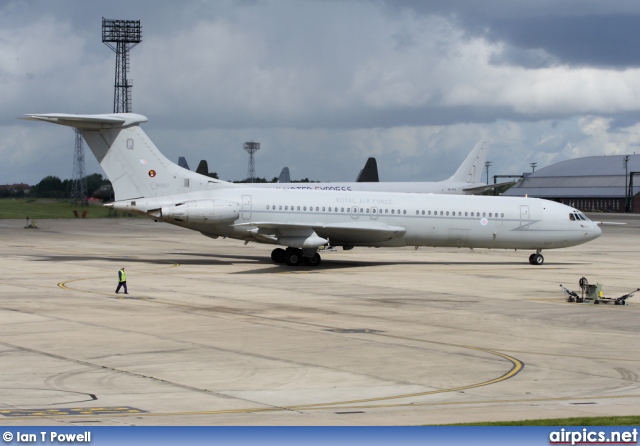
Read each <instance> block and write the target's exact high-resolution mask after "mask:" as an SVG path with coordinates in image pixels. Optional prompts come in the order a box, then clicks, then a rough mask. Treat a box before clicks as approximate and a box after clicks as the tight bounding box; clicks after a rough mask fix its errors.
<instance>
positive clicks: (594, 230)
mask: <svg viewBox="0 0 640 446" xmlns="http://www.w3.org/2000/svg"><path fill="white" fill-rule="evenodd" d="M600 234H602V229H600V226H598V224H597V223H593V225H592V227H591V228H590V231H589V234H588V236H589V240H593V239H596V238H598V237H600Z"/></svg>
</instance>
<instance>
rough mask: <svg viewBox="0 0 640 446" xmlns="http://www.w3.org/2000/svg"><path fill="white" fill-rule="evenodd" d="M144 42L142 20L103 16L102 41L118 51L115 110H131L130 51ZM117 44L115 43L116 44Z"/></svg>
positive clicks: (117, 111)
mask: <svg viewBox="0 0 640 446" xmlns="http://www.w3.org/2000/svg"><path fill="white" fill-rule="evenodd" d="M140 42H142V26H141V25H140V20H110V19H105V18H104V17H103V18H102V43H104V44H105V45H107V46H108V47H109V48H111V49H112V50H113V51H115V53H116V76H115V82H114V88H115V92H114V95H113V112H114V113H129V112H130V111H131V87H132V85H133V83H132V82H131V80H129V79H127V73H128V72H129V51H130V50H131V49H132V48H133V47H134V46H136V45H137V44H139V43H140ZM114 44H115V45H114Z"/></svg>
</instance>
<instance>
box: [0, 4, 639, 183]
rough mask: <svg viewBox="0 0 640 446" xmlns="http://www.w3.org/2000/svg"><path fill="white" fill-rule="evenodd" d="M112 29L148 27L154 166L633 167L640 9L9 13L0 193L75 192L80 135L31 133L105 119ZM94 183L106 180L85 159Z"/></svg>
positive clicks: (142, 48)
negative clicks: (477, 149) (70, 187)
mask: <svg viewBox="0 0 640 446" xmlns="http://www.w3.org/2000/svg"><path fill="white" fill-rule="evenodd" d="M102 17H106V18H110V19H127V20H141V22H142V27H143V42H142V43H141V44H140V45H138V46H136V47H135V48H134V49H133V50H132V51H131V64H130V67H131V70H130V73H129V78H130V79H132V80H133V93H132V97H133V107H132V111H134V112H136V113H140V114H143V115H145V116H147V117H148V118H149V122H148V123H146V124H143V128H144V129H145V131H146V132H147V133H148V134H149V136H150V137H151V138H152V139H153V141H154V142H155V143H156V145H157V146H158V147H159V148H160V150H161V151H162V152H163V153H164V154H165V155H166V156H167V157H168V158H170V159H172V160H174V161H176V162H177V159H178V157H179V156H185V157H186V158H187V160H188V161H189V164H190V166H191V168H192V169H195V167H196V166H197V164H198V161H199V160H200V159H207V160H208V162H209V168H210V170H211V171H215V172H218V173H219V175H220V177H221V178H223V179H229V180H235V179H242V178H244V177H246V173H247V161H248V155H247V154H246V153H245V152H244V151H243V150H242V144H243V142H245V141H250V140H254V141H259V142H260V143H261V150H260V151H259V152H258V153H257V154H256V172H257V175H258V176H261V177H266V178H269V179H270V178H272V177H274V176H277V175H278V174H279V172H280V170H281V168H282V167H283V166H289V168H290V169H291V172H292V178H294V179H299V178H304V177H308V178H310V179H315V180H326V181H352V180H354V179H355V177H356V175H357V173H358V171H359V170H360V169H361V168H362V166H363V165H364V162H365V161H366V159H367V157H369V156H375V157H376V158H377V160H378V165H379V170H380V177H381V180H384V181H420V180H440V179H444V178H446V177H448V176H450V175H451V174H452V173H453V172H454V171H455V170H456V168H457V166H458V164H460V162H461V161H462V159H463V158H464V157H465V156H466V154H467V153H468V152H469V151H470V150H471V148H472V147H473V145H474V144H475V143H476V142H477V141H480V140H487V141H489V142H490V151H489V157H488V158H489V160H491V161H492V163H493V165H492V167H491V170H490V175H494V174H518V173H521V172H524V171H530V170H531V168H530V163H531V162H537V163H538V168H540V167H544V166H546V165H549V164H552V163H554V162H557V161H561V160H565V159H568V158H575V157H580V156H587V155H610V154H626V153H640V149H639V144H640V31H638V30H640V2H637V1H628V0H607V1H602V0H536V1H533V2H532V1H521V0H430V1H428V2H427V1H409V0H387V1H385V0H324V1H319V0H318V1H313V0H271V1H270V0H236V1H220V0H216V1H212V0H211V1H209V0H182V1H180V2H175V1H167V0H153V1H152V0H148V1H146V0H145V1H132V0H109V1H108V2H106V1H100V2H99V1H80V0H55V1H52V0H1V1H0V82H1V88H0V99H1V101H0V103H1V104H2V106H1V108H0V159H1V162H0V184H7V183H16V182H25V183H29V184H36V183H37V182H39V181H40V180H41V179H42V178H43V177H44V176H46V175H56V176H58V177H60V178H61V179H65V178H70V177H71V176H72V167H73V148H74V135H73V131H72V130H71V129H68V128H63V127H58V126H53V125H47V124H44V123H35V122H29V121H20V120H17V119H16V118H17V117H19V116H21V115H23V114H26V113H49V112H65V113H109V112H112V111H113V83H114V73H115V53H114V52H113V51H112V50H110V49H109V48H107V47H106V46H105V45H104V44H103V43H102V41H101V27H102ZM86 158H87V164H86V170H87V173H93V172H99V173H102V171H101V170H100V167H99V165H98V164H97V162H96V161H95V159H94V158H93V156H92V155H91V153H90V152H89V151H88V150H87V157H86Z"/></svg>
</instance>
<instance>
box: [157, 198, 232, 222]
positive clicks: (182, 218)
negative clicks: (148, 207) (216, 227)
mask: <svg viewBox="0 0 640 446" xmlns="http://www.w3.org/2000/svg"><path fill="white" fill-rule="evenodd" d="M161 213H162V219H163V220H175V221H179V222H185V223H224V222H228V221H234V220H236V219H237V218H238V217H239V216H240V204H239V203H236V202H235V201H226V200H195V201H185V202H183V203H177V204H175V205H173V206H165V207H163V208H162V211H161Z"/></svg>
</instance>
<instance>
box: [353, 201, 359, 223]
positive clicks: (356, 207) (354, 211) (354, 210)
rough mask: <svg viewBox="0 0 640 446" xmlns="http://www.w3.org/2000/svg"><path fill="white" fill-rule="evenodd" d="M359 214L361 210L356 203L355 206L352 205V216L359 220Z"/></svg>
mask: <svg viewBox="0 0 640 446" xmlns="http://www.w3.org/2000/svg"><path fill="white" fill-rule="evenodd" d="M359 216H360V212H359V211H358V206H356V205H355V204H354V205H353V206H351V218H353V219H354V220H357V219H358V217H359Z"/></svg>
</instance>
